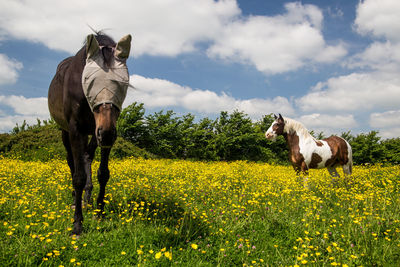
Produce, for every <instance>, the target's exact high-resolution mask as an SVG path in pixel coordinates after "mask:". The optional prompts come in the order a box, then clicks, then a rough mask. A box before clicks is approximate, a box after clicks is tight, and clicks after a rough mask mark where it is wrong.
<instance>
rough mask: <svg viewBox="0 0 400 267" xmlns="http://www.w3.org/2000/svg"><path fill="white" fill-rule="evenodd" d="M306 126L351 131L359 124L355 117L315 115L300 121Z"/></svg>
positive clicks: (304, 116) (304, 117)
mask: <svg viewBox="0 0 400 267" xmlns="http://www.w3.org/2000/svg"><path fill="white" fill-rule="evenodd" d="M298 120H299V121H301V122H302V123H303V124H304V125H307V126H308V127H310V128H331V129H337V128H343V129H351V128H352V127H355V126H357V122H356V121H355V119H354V116H353V115H351V114H350V115H329V114H319V113H313V114H309V115H303V116H301V117H300V118H299V119H298Z"/></svg>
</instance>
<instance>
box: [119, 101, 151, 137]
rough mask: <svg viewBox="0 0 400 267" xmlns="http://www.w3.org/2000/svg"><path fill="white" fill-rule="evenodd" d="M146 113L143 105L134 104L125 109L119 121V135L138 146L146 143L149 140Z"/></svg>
mask: <svg viewBox="0 0 400 267" xmlns="http://www.w3.org/2000/svg"><path fill="white" fill-rule="evenodd" d="M144 113H145V110H144V107H143V103H141V104H137V103H136V102H134V103H132V104H130V105H129V106H128V107H126V108H124V109H123V110H122V112H121V114H120V116H119V118H118V121H117V132H118V135H119V136H121V137H122V138H124V139H126V140H128V141H130V142H132V143H134V144H136V145H140V144H142V143H144V142H145V139H146V138H148V136H147V135H148V133H147V129H146V126H145V123H144V117H143V116H144Z"/></svg>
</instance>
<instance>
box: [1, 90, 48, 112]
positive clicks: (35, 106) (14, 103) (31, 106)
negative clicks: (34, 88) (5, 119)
mask: <svg viewBox="0 0 400 267" xmlns="http://www.w3.org/2000/svg"><path fill="white" fill-rule="evenodd" d="M0 104H2V105H6V106H9V107H11V108H13V109H14V112H15V113H17V114H20V115H32V116H38V117H46V116H47V117H49V110H48V107H47V98H46V97H36V98H26V97H24V96H15V95H11V96H4V95H2V96H0Z"/></svg>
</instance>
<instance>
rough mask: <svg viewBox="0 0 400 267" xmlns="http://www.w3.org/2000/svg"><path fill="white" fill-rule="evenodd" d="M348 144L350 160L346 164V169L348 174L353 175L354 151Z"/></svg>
mask: <svg viewBox="0 0 400 267" xmlns="http://www.w3.org/2000/svg"><path fill="white" fill-rule="evenodd" d="M346 144H347V157H348V160H349V161H348V162H347V164H346V168H347V172H348V173H347V174H349V175H351V174H352V173H353V150H352V149H351V146H350V144H349V142H347V141H346ZM343 170H344V169H343Z"/></svg>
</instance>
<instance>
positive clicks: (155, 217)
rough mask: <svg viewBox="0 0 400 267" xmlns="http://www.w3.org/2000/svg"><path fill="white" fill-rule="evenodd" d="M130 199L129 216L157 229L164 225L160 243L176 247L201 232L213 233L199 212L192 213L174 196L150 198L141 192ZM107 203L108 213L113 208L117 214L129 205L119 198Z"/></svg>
mask: <svg viewBox="0 0 400 267" xmlns="http://www.w3.org/2000/svg"><path fill="white" fill-rule="evenodd" d="M127 203H128V205H127V206H128V208H127V210H128V214H129V216H132V218H133V219H136V220H138V221H142V222H143V223H144V224H147V225H149V226H152V227H153V228H155V229H157V228H158V229H161V230H159V231H158V234H157V236H156V237H155V238H154V241H153V243H154V245H156V246H163V247H176V246H179V245H182V244H186V243H187V242H189V241H190V240H192V239H195V238H198V237H199V236H201V237H205V236H208V235H209V225H208V224H206V223H205V222H203V221H202V220H200V219H199V218H198V217H197V216H192V215H191V211H190V210H187V209H188V208H187V207H186V209H185V207H184V206H183V205H182V204H179V202H178V200H175V199H173V198H168V199H165V198H164V199H163V200H162V201H159V200H158V199H157V198H155V199H152V200H149V197H148V196H145V195H137V196H132V198H131V199H129V200H127ZM106 207H107V208H106V210H107V211H106V216H107V213H110V212H113V213H115V214H117V215H118V214H120V213H122V212H123V211H122V210H125V212H126V206H125V207H124V208H122V207H121V206H119V205H118V204H117V203H115V202H110V203H109V204H108V205H107V206H106ZM166 229H168V230H166Z"/></svg>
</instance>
